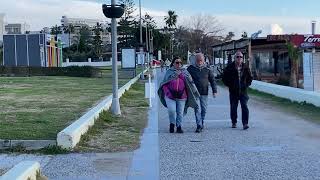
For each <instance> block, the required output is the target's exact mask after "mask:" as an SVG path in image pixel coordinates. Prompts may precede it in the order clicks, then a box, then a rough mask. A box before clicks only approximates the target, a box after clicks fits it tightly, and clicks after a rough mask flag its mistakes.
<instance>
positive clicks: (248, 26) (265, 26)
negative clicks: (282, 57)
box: [216, 14, 311, 37]
mask: <svg viewBox="0 0 320 180" xmlns="http://www.w3.org/2000/svg"><path fill="white" fill-rule="evenodd" d="M216 17H217V19H218V20H219V21H220V23H222V24H223V25H224V26H225V29H226V31H233V32H235V34H236V36H237V37H239V36H240V35H241V33H242V32H243V31H246V32H247V33H248V34H249V35H250V34H252V33H254V32H257V31H258V30H262V34H261V36H266V35H268V34H271V29H270V26H271V24H278V25H279V26H281V27H282V28H283V33H284V34H291V33H299V34H308V33H310V27H311V26H310V23H311V21H310V19H308V18H297V17H283V16H281V17H278V16H239V15H232V14H230V15H216Z"/></svg>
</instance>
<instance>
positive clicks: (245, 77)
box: [222, 62, 252, 95]
mask: <svg viewBox="0 0 320 180" xmlns="http://www.w3.org/2000/svg"><path fill="white" fill-rule="evenodd" d="M222 81H223V83H224V84H225V85H226V86H228V87H229V92H230V94H233V95H247V88H248V87H249V86H250V85H251V82H252V75H251V71H250V68H249V67H248V66H247V65H246V64H244V63H243V64H242V70H241V78H240V83H239V76H238V70H237V69H236V65H235V62H232V63H231V64H229V65H228V66H227V67H226V68H225V69H224V71H223V76H222Z"/></svg>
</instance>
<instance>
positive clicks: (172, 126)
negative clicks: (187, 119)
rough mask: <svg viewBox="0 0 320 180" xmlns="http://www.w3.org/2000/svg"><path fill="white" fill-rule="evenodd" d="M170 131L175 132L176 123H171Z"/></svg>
mask: <svg viewBox="0 0 320 180" xmlns="http://www.w3.org/2000/svg"><path fill="white" fill-rule="evenodd" d="M169 132H170V133H174V124H172V123H170V129H169Z"/></svg>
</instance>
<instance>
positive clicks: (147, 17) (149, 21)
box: [144, 13, 157, 29]
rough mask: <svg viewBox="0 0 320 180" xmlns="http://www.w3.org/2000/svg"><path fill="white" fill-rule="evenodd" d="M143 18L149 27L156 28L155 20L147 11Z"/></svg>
mask: <svg viewBox="0 0 320 180" xmlns="http://www.w3.org/2000/svg"><path fill="white" fill-rule="evenodd" d="M144 20H145V22H146V24H147V25H148V28H149V29H155V28H157V24H156V22H155V21H154V19H153V17H152V16H150V15H149V14H148V13H146V14H145V15H144Z"/></svg>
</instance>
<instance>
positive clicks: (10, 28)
mask: <svg viewBox="0 0 320 180" xmlns="http://www.w3.org/2000/svg"><path fill="white" fill-rule="evenodd" d="M29 30H30V26H29V25H28V24H26V23H23V24H21V23H14V24H7V25H5V32H6V34H25V33H26V32H27V31H29Z"/></svg>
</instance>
